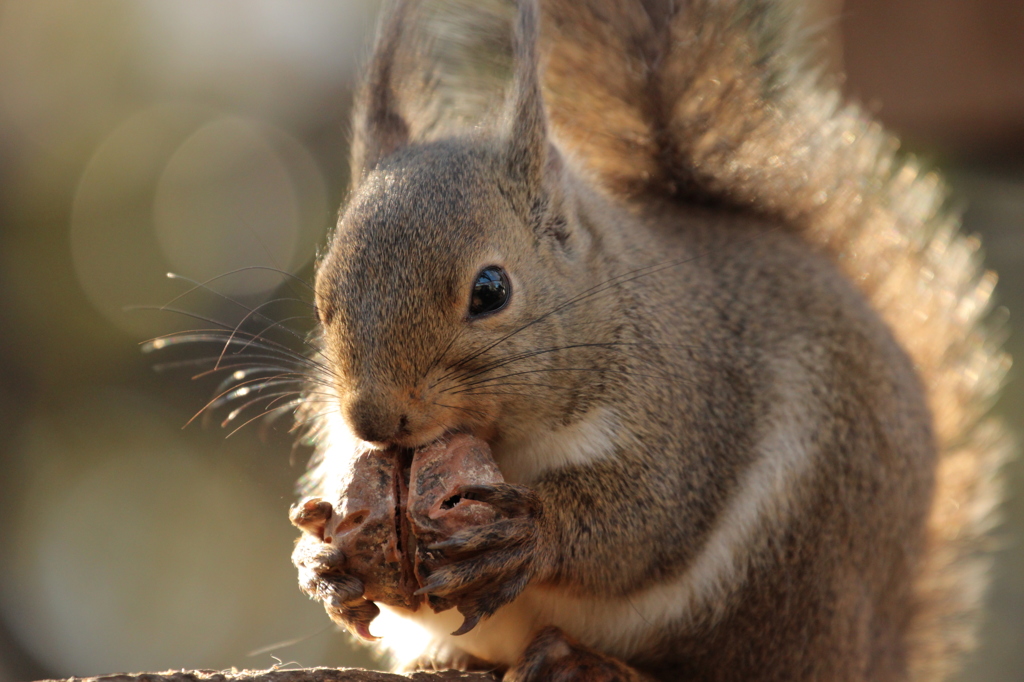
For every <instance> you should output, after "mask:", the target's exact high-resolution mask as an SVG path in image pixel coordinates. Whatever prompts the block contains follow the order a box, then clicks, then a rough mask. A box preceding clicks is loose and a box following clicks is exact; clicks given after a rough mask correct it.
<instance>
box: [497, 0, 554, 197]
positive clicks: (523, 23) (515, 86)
mask: <svg viewBox="0 0 1024 682" xmlns="http://www.w3.org/2000/svg"><path fill="white" fill-rule="evenodd" d="M538 24H539V17H538V9H537V2H536V0H519V16H518V18H517V20H516V27H515V36H514V40H513V46H514V51H513V56H514V58H515V76H514V80H513V83H512V92H511V96H510V100H509V102H508V108H509V119H510V125H509V129H508V142H507V144H506V158H507V164H508V170H509V175H510V176H511V177H512V179H513V181H515V182H516V183H517V184H520V185H521V186H523V187H524V189H526V194H527V196H529V197H533V198H536V197H537V195H538V194H539V193H541V192H542V191H543V188H544V177H545V171H546V167H547V165H548V164H549V162H557V159H554V158H552V157H553V156H554V155H555V154H556V152H555V150H554V149H553V148H551V145H550V144H549V142H548V134H547V117H546V115H545V113H544V97H543V95H542V94H541V87H540V74H539V64H538V61H539V60H538V57H537V51H538V50H537V38H538V34H539V26H538Z"/></svg>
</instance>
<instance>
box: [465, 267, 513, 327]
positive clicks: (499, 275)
mask: <svg viewBox="0 0 1024 682" xmlns="http://www.w3.org/2000/svg"><path fill="white" fill-rule="evenodd" d="M511 293H512V286H511V284H510V283H509V281H508V274H506V272H505V271H504V270H502V269H501V268H499V267H498V266H497V265H491V266H489V267H486V268H484V269H483V270H481V271H480V272H479V273H478V274H477V276H476V282H475V283H474V284H473V295H472V296H471V297H470V299H469V316H470V317H479V316H480V315H486V314H487V313H493V312H496V311H498V310H501V309H502V308H504V307H505V304H506V303H508V297H509V295H510V294H511Z"/></svg>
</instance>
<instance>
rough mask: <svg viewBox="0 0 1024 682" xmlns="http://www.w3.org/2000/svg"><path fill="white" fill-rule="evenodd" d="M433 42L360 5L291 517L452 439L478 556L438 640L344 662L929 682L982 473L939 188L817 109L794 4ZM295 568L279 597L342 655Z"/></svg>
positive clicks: (425, 31) (525, 20)
mask: <svg viewBox="0 0 1024 682" xmlns="http://www.w3.org/2000/svg"><path fill="white" fill-rule="evenodd" d="M452 7H454V9H452ZM446 11H447V12H448V13H447V14H444V13H443V12H441V10H436V9H434V8H432V7H429V6H427V4H426V3H424V2H415V1H414V0H395V2H393V3H391V5H390V7H389V8H388V9H387V10H386V11H385V16H384V19H383V20H382V22H381V28H380V31H379V34H378V37H377V40H376V43H375V48H374V52H373V55H372V58H371V60H370V62H369V64H368V66H367V69H366V76H365V79H364V82H363V84H362V86H361V88H360V91H359V96H358V98H357V101H356V106H355V113H354V140H353V146H352V163H351V168H352V173H351V177H352V188H351V192H350V197H349V199H348V200H347V204H346V205H345V207H344V208H343V211H342V213H341V216H340V219H339V222H338V225H337V228H336V229H335V230H334V232H333V235H332V236H331V238H330V241H329V244H328V246H327V247H326V249H325V251H324V253H323V254H322V255H321V257H320V259H319V262H318V265H317V271H316V276H315V308H316V312H317V319H318V321H319V330H318V333H317V344H318V350H317V353H316V363H315V364H316V366H317V367H319V368H320V369H319V375H318V377H317V380H316V381H315V382H314V386H313V388H311V389H310V391H311V392H315V394H316V396H318V398H317V399H316V400H312V401H311V402H312V403H315V406H314V407H311V408H308V409H306V410H305V412H301V411H300V414H299V419H300V420H304V421H305V423H306V424H307V426H308V428H309V430H310V431H309V434H310V438H311V440H312V441H313V442H315V443H316V446H317V454H316V455H315V460H314V462H313V464H312V466H311V469H310V471H309V472H308V473H307V475H306V477H305V478H304V490H305V492H306V493H308V494H311V495H313V494H317V495H327V494H328V492H329V491H330V490H331V486H332V485H334V483H332V481H333V480H334V478H336V475H337V471H338V470H339V468H341V467H343V466H345V463H346V461H347V460H348V459H349V458H351V456H352V453H353V452H354V451H355V450H356V449H358V448H376V449H385V448H388V447H403V448H418V447H422V446H425V445H427V444H430V443H433V442H436V441H438V439H441V438H444V437H447V436H450V435H451V434H459V433H464V434H471V435H472V436H473V437H475V438H478V439H480V440H482V441H485V442H486V443H487V444H488V445H489V447H490V448H491V450H492V452H493V456H494V460H495V461H496V462H497V465H498V467H499V468H500V471H501V475H502V477H503V479H504V481H503V482H500V483H495V484H493V485H488V486H475V487H474V488H473V489H472V490H467V491H466V494H467V495H473V496H475V499H477V500H478V501H482V502H484V503H486V504H489V505H493V506H494V508H495V509H496V510H497V512H496V513H498V515H499V516H500V518H499V519H498V520H497V521H494V522H493V523H487V524H483V525H481V526H479V527H470V528H465V529H463V530H461V531H459V532H458V533H456V534H455V535H453V536H452V537H451V538H450V539H449V540H447V541H446V542H442V543H440V544H439V545H438V546H436V548H435V549H436V550H437V554H438V556H439V558H438V560H437V561H436V562H435V564H434V565H433V566H431V567H430V570H431V573H430V582H429V584H427V585H426V586H425V588H424V590H423V591H424V592H425V593H426V594H428V595H429V596H430V597H432V598H434V597H436V598H440V599H444V600H446V602H447V603H450V604H455V605H457V606H458V609H457V610H456V609H452V610H449V611H443V612H441V613H434V612H433V611H432V610H431V609H429V608H425V607H424V608H420V609H419V610H416V611H411V610H404V611H403V610H402V609H388V608H386V607H385V610H384V613H383V614H382V615H381V618H380V621H379V623H375V625H374V630H375V632H374V634H375V635H378V634H379V635H380V636H381V637H382V642H383V646H384V647H385V648H387V649H390V650H391V651H392V652H393V653H394V654H395V655H396V657H397V658H399V659H400V660H399V666H400V667H403V666H404V667H406V668H409V667H410V666H414V665H423V664H425V663H430V664H432V665H434V666H454V667H461V668H465V669H471V668H474V669H475V668H484V669H491V670H497V671H499V672H501V674H503V675H504V679H505V680H510V681H517V682H523V681H526V680H548V679H552V680H570V679H580V680H583V679H586V680H592V679H593V680H598V679H602V680H603V679H609V680H612V679H618V680H652V679H657V680H722V681H726V680H744V681H746V682H752V681H754V680H780V681H781V680H785V681H788V682H796V681H799V680H851V681H852V680H873V681H879V680H939V679H944V678H945V677H946V676H947V675H948V674H949V673H950V672H951V671H953V670H954V669H955V668H956V666H957V661H958V660H959V658H960V656H961V654H962V653H963V652H964V651H966V650H968V649H969V648H970V646H971V643H972V638H973V631H974V625H975V622H976V620H977V614H976V611H977V609H978V606H979V602H980V599H981V594H982V592H983V589H984V585H985V565H986V561H987V559H986V556H985V552H984V549H985V534H986V531H987V529H988V528H989V526H990V523H991V518H992V514H991V511H992V508H993V506H994V505H995V504H996V503H997V502H998V499H999V488H998V484H997V476H996V472H997V469H998V466H999V464H1000V462H1001V461H1002V460H1003V459H1004V458H1005V457H1006V456H1007V454H1008V453H1009V452H1010V451H1011V449H1012V448H1011V442H1010V439H1009V437H1008V435H1007V433H1006V430H1005V428H1004V427H1003V426H1002V424H1001V423H1000V422H999V421H998V420H996V419H994V418H992V417H988V416H986V410H987V407H988V406H989V405H990V403H991V401H992V399H993V397H994V395H995V394H996V392H997V391H998V388H999V386H1000V383H1001V381H1002V379H1003V377H1004V375H1005V372H1006V369H1007V367H1008V364H1009V360H1008V358H1007V356H1006V355H1005V353H1004V352H1003V351H1002V350H1001V347H1000V345H1001V336H1000V332H999V329H998V328H997V327H998V325H997V324H996V323H995V322H993V321H992V320H991V319H990V317H989V316H988V315H987V311H988V309H989V299H990V295H991V293H992V290H993V287H994V284H995V275H994V274H992V273H990V272H985V271H983V270H982V269H981V267H980V258H979V255H978V248H979V244H978V242H977V240H975V239H971V238H966V237H964V236H960V235H959V234H958V232H957V228H958V218H957V216H956V214H955V212H953V211H952V210H951V209H950V208H949V207H948V206H947V203H948V202H947V201H946V190H945V189H944V186H943V183H942V181H941V179H940V178H939V177H938V176H937V175H936V174H935V173H934V172H926V171H924V170H922V168H921V166H920V165H919V163H918V162H916V161H915V160H914V159H913V158H911V157H909V156H907V155H902V154H900V153H899V150H898V143H897V141H896V139H895V138H894V137H893V136H891V135H890V134H888V133H886V132H885V131H884V130H883V129H882V128H881V127H880V126H879V125H878V124H877V123H876V122H874V121H873V120H872V119H871V118H870V117H869V116H868V115H866V114H865V113H864V111H863V110H862V109H860V108H858V107H857V106H855V105H847V104H843V102H842V98H841V96H840V95H839V94H838V90H837V89H836V87H835V84H834V82H833V79H830V78H828V77H826V76H824V75H822V74H821V73H819V70H818V69H816V68H815V66H814V59H813V51H812V49H811V47H810V44H809V43H810V41H809V40H808V38H807V31H806V30H804V29H803V28H802V27H801V24H800V21H799V15H800V8H799V7H798V6H797V5H796V3H792V2H786V1H785V0H688V1H686V2H676V1H674V0H540V2H539V3H537V2H536V0H519V1H518V2H517V3H516V4H515V6H514V7H512V6H510V5H509V4H508V3H501V2H483V3H467V2H461V3H460V2H454V3H449V9H448V10H446ZM511 15H514V16H511ZM431 30H433V33H431ZM325 402H326V403H327V408H326V409H325V405H324V403H325ZM316 544H317V541H316V539H315V538H312V537H309V536H304V537H303V538H301V539H300V540H299V542H298V546H297V548H296V551H295V554H294V555H293V556H294V560H295V563H296V564H297V566H298V568H299V571H300V578H301V584H302V586H303V589H305V590H306V591H307V592H308V593H309V594H310V595H312V596H315V597H316V598H318V599H322V600H324V602H325V606H326V608H327V611H328V613H329V614H330V615H331V616H332V618H335V619H336V620H338V621H339V622H342V623H345V622H347V618H348V617H349V616H350V615H351V613H350V612H349V611H347V610H346V609H347V608H348V607H347V606H346V605H351V604H353V603H355V599H356V598H357V597H359V596H360V587H359V585H358V581H353V580H352V579H351V578H350V577H349V576H346V575H345V571H344V558H343V557H340V558H339V557H337V556H335V557H334V558H333V559H330V560H328V559H327V558H324V555H323V554H322V553H321V554H319V555H318V554H317V550H316V548H315V547H314V546H313V545H316ZM460 622H461V623H462V627H461V628H460V627H459V625H460ZM378 625H379V627H378ZM456 628H458V630H457V634H450V633H452V631H453V630H456ZM413 631H415V632H416V633H418V634H417V635H416V636H415V637H414V636H413V635H411V634H410V632H413ZM363 634H364V636H369V633H368V632H364V633H363Z"/></svg>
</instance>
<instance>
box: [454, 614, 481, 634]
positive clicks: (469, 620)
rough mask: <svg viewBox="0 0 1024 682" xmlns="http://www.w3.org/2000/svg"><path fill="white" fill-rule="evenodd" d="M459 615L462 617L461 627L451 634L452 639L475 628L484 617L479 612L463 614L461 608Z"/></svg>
mask: <svg viewBox="0 0 1024 682" xmlns="http://www.w3.org/2000/svg"><path fill="white" fill-rule="evenodd" d="M459 613H462V616H463V618H462V625H460V626H459V629H458V630H456V631H455V632H453V633H452V637H458V636H459V635H464V634H466V633H467V632H469V631H470V630H472V629H473V628H475V627H476V626H477V624H478V623H479V622H480V621H481V620H482V619H483V617H484V614H483V613H480V612H477V613H469V614H466V613H463V612H462V609H461V608H460V609H459Z"/></svg>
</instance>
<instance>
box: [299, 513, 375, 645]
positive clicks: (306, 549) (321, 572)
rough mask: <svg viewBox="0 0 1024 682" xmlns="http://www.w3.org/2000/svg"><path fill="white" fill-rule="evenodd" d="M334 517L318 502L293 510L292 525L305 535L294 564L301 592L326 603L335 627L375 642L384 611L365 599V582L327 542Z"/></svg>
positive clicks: (300, 540) (336, 549)
mask: <svg viewBox="0 0 1024 682" xmlns="http://www.w3.org/2000/svg"><path fill="white" fill-rule="evenodd" d="M332 514H333V510H332V508H331V505H330V504H328V503H326V502H323V501H321V500H319V499H317V498H311V499H308V500H304V501H303V502H300V503H299V504H297V505H295V506H294V507H292V510H291V520H292V523H294V524H295V525H296V526H297V527H299V528H301V529H302V531H303V534H302V536H301V537H300V538H299V540H298V542H297V543H296V544H295V551H293V552H292V563H293V564H295V567H296V568H297V569H299V589H301V590H302V591H303V592H305V593H306V594H307V595H308V596H310V597H311V598H313V599H315V600H317V601H319V602H321V603H323V605H324V609H325V610H326V611H327V615H328V616H330V618H331V620H333V621H334V622H335V623H338V624H339V625H343V626H344V627H346V628H347V629H348V630H349V631H350V632H352V633H353V634H355V635H357V636H359V637H361V638H363V639H375V638H374V637H373V636H372V635H371V634H370V622H371V621H372V620H373V619H374V618H375V617H376V616H377V614H378V613H380V609H379V608H377V605H376V604H374V603H373V602H371V601H368V600H367V599H365V598H364V597H363V592H364V586H363V582H362V581H361V580H359V579H358V578H356V577H355V576H352V575H349V574H348V573H347V572H346V570H345V555H344V553H343V552H342V551H341V550H340V549H339V548H338V547H335V546H333V545H331V544H328V543H325V542H324V536H323V533H324V526H325V525H326V523H327V522H328V521H330V520H331V516H332Z"/></svg>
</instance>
